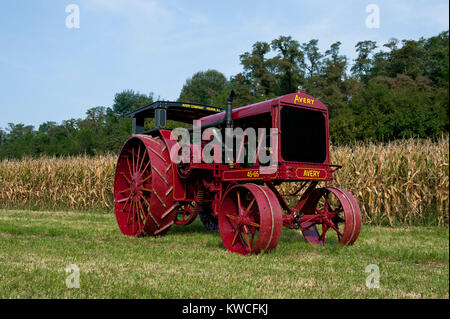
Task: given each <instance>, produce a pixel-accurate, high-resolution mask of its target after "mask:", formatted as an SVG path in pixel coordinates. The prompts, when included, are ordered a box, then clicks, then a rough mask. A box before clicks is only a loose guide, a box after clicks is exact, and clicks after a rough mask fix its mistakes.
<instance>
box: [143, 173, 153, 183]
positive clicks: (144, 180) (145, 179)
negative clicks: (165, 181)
mask: <svg viewBox="0 0 450 319" xmlns="http://www.w3.org/2000/svg"><path fill="white" fill-rule="evenodd" d="M150 177H152V174H150V175H148V176H147V177H146V178H144V179H143V180H142V184H144V183H145V182H146V181H147V180H148V179H149V178H150Z"/></svg>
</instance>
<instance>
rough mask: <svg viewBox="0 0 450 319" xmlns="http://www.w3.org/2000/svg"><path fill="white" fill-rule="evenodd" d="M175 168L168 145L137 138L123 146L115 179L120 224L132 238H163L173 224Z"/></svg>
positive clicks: (117, 216)
mask: <svg viewBox="0 0 450 319" xmlns="http://www.w3.org/2000/svg"><path fill="white" fill-rule="evenodd" d="M172 174H173V173H172V167H171V162H170V155H169V152H168V150H167V147H166V145H165V144H164V142H163V141H162V140H161V139H160V138H158V137H156V138H154V137H151V136H146V135H134V136H132V137H131V138H130V139H129V140H128V141H127V142H126V143H125V145H124V146H123V148H122V151H121V153H120V156H119V159H118V161H117V167H116V173H115V176H114V208H115V213H116V219H117V223H118V225H119V228H120V230H121V231H122V233H123V234H125V235H128V236H134V237H136V236H145V235H163V234H165V233H166V232H167V230H168V229H169V227H170V226H171V225H172V224H173V222H174V218H175V214H176V208H177V205H176V203H174V201H173V198H172V196H171V195H172V194H171V192H172V190H173V186H172Z"/></svg>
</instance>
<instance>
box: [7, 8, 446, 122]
mask: <svg viewBox="0 0 450 319" xmlns="http://www.w3.org/2000/svg"><path fill="white" fill-rule="evenodd" d="M69 4H77V5H78V6H79V8H80V28H79V29H68V28H66V25H65V21H66V17H67V16H68V13H66V12H65V9H66V6H67V5H69ZM369 4H376V5H378V6H379V8H380V27H379V28H372V29H369V28H367V27H366V25H365V20H366V18H367V16H368V15H369V13H367V12H366V6H367V5H369ZM448 7H449V5H448V1H444V0H429V1H425V0H414V1H413V0H409V1H408V0H399V1H384V0H383V1H381V0H380V1H378V0H369V1H350V0H349V1H345V0H342V1H336V0H315V1H313V0H311V1H306V0H287V1H281V0H280V1H264V0H259V1H244V0H240V1H235V0H228V1H212V0H210V1H195V0H191V1H152V0H70V1H63V0H33V1H31V0H14V1H1V3H0V43H1V46H0V128H5V127H6V126H7V123H9V122H13V123H16V124H17V123H24V124H27V125H34V126H35V127H36V128H37V127H38V126H39V124H40V123H42V122H45V121H55V122H61V121H62V120H66V119H69V118H80V117H84V115H85V112H86V110H87V109H89V108H90V107H94V106H111V105H112V103H113V98H114V94H115V93H117V92H119V91H122V90H124V89H133V90H136V91H139V92H142V93H149V92H154V93H155V95H156V96H160V97H161V98H162V99H166V100H174V99H176V98H177V97H178V95H179V93H180V90H181V88H182V86H183V84H184V82H185V81H186V79H187V78H189V77H190V76H192V75H193V74H194V73H195V72H197V71H200V70H207V69H216V70H219V71H221V72H223V73H224V74H225V75H226V76H227V77H229V76H231V75H234V74H236V73H238V72H240V71H241V70H242V69H241V65H240V63H239V55H240V54H242V53H244V52H245V51H249V50H251V46H252V44H253V43H255V42H256V41H268V42H269V41H271V40H273V39H275V38H277V37H278V36H280V35H290V36H292V37H293V38H294V39H296V40H297V41H299V42H300V43H303V42H306V41H309V40H310V39H313V38H314V39H319V46H320V47H321V49H322V50H326V49H327V48H328V47H329V46H330V44H331V43H333V42H335V41H341V42H342V46H341V52H342V53H343V54H345V55H347V56H348V57H349V58H350V59H353V58H355V52H354V46H355V44H356V43H357V42H358V41H361V40H375V41H377V42H378V44H379V45H380V46H381V45H382V44H384V43H385V42H387V41H388V40H389V39H390V38H392V37H395V38H398V39H419V38H420V37H430V36H433V35H437V34H438V33H439V32H441V31H444V30H448V28H449V27H448V25H449V22H448V21H449V16H448V9H449V8H448Z"/></svg>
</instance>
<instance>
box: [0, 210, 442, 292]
mask: <svg viewBox="0 0 450 319" xmlns="http://www.w3.org/2000/svg"><path fill="white" fill-rule="evenodd" d="M69 264H76V265H77V266H78V267H79V268H80V285H81V287H80V288H79V289H68V288H67V287H66V284H65V281H66V276H67V274H66V272H65V268H66V266H67V265H69ZM369 264H376V265H378V266H379V269H380V288H379V289H369V288H367V287H366V285H365V283H366V277H367V276H368V273H366V272H365V268H366V266H367V265H369ZM448 297H449V230H448V228H444V227H417V226H408V227H398V228H389V227H379V226H363V228H362V230H361V235H360V237H359V239H358V240H357V241H356V243H355V245H353V246H351V247H340V246H335V245H329V246H326V247H316V246H312V245H310V244H308V243H307V242H305V241H304V239H303V238H302V237H301V236H300V235H299V234H298V232H296V231H293V230H286V229H284V230H283V235H282V238H281V240H280V243H279V244H278V247H277V249H276V250H275V251H273V252H271V253H265V254H260V255H257V256H254V255H253V256H247V257H243V256H240V255H236V254H232V253H230V252H228V251H227V250H225V248H224V247H223V245H222V242H221V239H220V235H219V234H218V233H209V232H208V231H206V230H205V229H204V228H203V226H202V224H201V223H200V221H196V222H194V223H193V224H192V225H190V226H187V227H179V226H174V227H172V228H171V230H170V231H169V233H168V235H167V236H165V237H159V238H130V237H125V236H123V235H122V234H121V233H120V231H119V229H118V227H117V225H116V221H115V217H114V215H112V214H99V213H92V212H91V213H86V212H35V211H17V210H14V211H13V210H0V298H448Z"/></svg>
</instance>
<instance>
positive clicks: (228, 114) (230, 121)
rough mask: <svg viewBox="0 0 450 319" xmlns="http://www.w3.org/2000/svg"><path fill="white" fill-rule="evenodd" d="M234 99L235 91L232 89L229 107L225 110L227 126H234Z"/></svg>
mask: <svg viewBox="0 0 450 319" xmlns="http://www.w3.org/2000/svg"><path fill="white" fill-rule="evenodd" d="M233 99H234V91H233V90H231V92H230V95H229V96H228V98H227V109H226V111H225V127H229V128H232V127H233V117H232V112H233V108H232V106H233Z"/></svg>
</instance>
